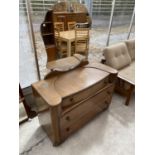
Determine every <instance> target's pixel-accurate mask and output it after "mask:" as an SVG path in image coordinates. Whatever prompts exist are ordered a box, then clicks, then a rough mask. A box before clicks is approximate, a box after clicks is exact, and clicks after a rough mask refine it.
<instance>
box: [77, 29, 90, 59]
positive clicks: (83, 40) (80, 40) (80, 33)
mask: <svg viewBox="0 0 155 155" xmlns="http://www.w3.org/2000/svg"><path fill="white" fill-rule="evenodd" d="M80 44H86V48H85V50H79V49H78V45H80ZM88 50H89V28H76V29H75V53H80V54H85V55H86V58H88Z"/></svg>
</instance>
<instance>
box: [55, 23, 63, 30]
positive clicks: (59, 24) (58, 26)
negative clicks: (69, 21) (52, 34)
mask: <svg viewBox="0 0 155 155" xmlns="http://www.w3.org/2000/svg"><path fill="white" fill-rule="evenodd" d="M54 28H56V29H59V31H64V29H65V28H64V22H54Z"/></svg>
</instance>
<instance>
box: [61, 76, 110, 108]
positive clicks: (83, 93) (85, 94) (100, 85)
mask: <svg viewBox="0 0 155 155" xmlns="http://www.w3.org/2000/svg"><path fill="white" fill-rule="evenodd" d="M108 79H109V77H106V78H105V79H104V80H102V81H100V82H98V83H97V84H96V85H93V86H91V87H90V88H87V89H85V90H83V91H81V92H79V93H77V94H75V95H72V96H69V97H67V98H64V100H63V102H62V107H67V106H70V105H72V104H75V103H77V102H80V101H82V100H84V99H86V98H88V97H90V96H92V95H94V94H95V93H96V92H97V91H98V90H100V89H101V88H103V87H105V86H106V85H107V84H108Z"/></svg>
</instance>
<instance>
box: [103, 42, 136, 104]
mask: <svg viewBox="0 0 155 155" xmlns="http://www.w3.org/2000/svg"><path fill="white" fill-rule="evenodd" d="M103 53H104V57H105V60H106V61H105V64H107V65H109V66H111V67H112V68H115V69H117V70H118V76H117V77H118V78H117V81H116V88H115V89H116V91H117V92H119V93H121V94H124V95H125V96H126V97H127V98H126V102H125V104H126V105H128V104H129V100H130V97H131V94H132V93H133V91H134V87H135V40H127V41H125V42H121V43H117V44H114V45H111V46H109V47H106V48H105V49H104V51H103Z"/></svg>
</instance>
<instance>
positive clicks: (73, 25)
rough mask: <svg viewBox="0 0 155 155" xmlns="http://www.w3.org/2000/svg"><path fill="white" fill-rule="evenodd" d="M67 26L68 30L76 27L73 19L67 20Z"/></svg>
mask: <svg viewBox="0 0 155 155" xmlns="http://www.w3.org/2000/svg"><path fill="white" fill-rule="evenodd" d="M67 26H68V30H74V29H75V28H76V22H75V21H72V22H68V23H67Z"/></svg>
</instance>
